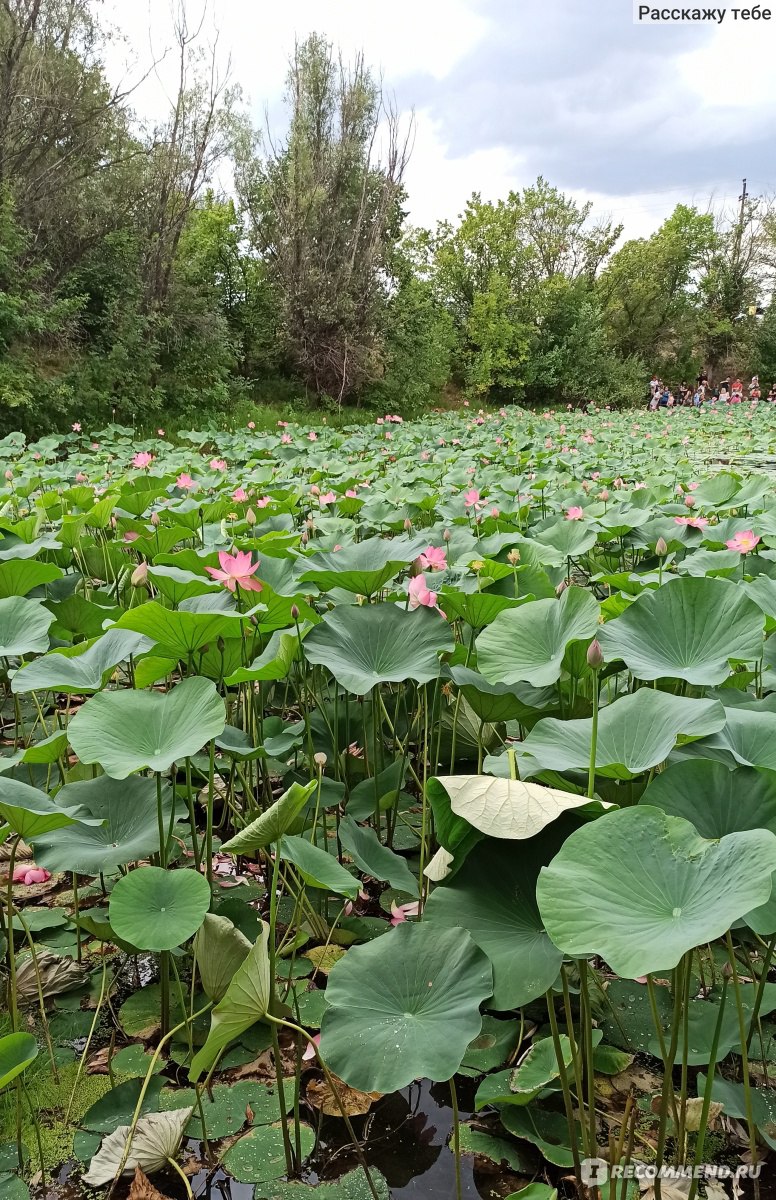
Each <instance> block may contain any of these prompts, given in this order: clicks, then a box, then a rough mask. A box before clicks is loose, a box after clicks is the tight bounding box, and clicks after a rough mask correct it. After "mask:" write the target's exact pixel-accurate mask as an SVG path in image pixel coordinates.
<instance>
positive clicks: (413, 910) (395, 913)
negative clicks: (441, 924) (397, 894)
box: [391, 900, 420, 926]
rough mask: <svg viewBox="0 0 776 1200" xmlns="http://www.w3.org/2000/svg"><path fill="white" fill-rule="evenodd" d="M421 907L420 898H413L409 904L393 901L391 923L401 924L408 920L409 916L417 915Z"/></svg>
mask: <svg viewBox="0 0 776 1200" xmlns="http://www.w3.org/2000/svg"><path fill="white" fill-rule="evenodd" d="M419 908H420V901H419V900H412V901H411V902H410V903H408V904H397V903H396V901H395V900H392V901H391V924H392V925H394V926H396V925H401V923H402V921H406V920H407V917H416V916H417V915H418V910H419Z"/></svg>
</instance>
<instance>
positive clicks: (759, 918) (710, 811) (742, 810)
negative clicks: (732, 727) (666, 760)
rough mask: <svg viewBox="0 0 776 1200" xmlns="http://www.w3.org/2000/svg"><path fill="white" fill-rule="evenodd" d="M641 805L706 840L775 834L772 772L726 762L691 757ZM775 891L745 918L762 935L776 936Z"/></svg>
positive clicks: (663, 777) (655, 784)
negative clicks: (753, 832)
mask: <svg viewBox="0 0 776 1200" xmlns="http://www.w3.org/2000/svg"><path fill="white" fill-rule="evenodd" d="M641 803H642V804H651V805H653V806H654V807H656V808H662V809H663V811H664V812H667V813H669V814H670V815H671V816H674V817H684V819H685V820H686V821H690V823H691V824H692V825H694V826H695V828H696V829H697V830H698V833H699V834H700V835H701V837H704V838H721V837H724V836H725V834H726V833H736V832H738V831H739V830H742V829H770V830H771V832H772V833H776V771H768V770H754V769H752V768H750V767H738V768H737V769H736V770H735V771H729V770H728V768H727V767H726V766H725V764H724V763H720V762H713V761H708V760H705V759H689V760H687V761H685V762H679V763H675V764H674V765H672V766H670V767H669V768H668V769H667V770H666V771H663V773H662V774H660V775H657V776H656V777H655V779H654V780H653V781H652V783H651V784H650V785H649V787H648V788H647V790H646V791H645V792H644V795H643V796H642V798H641ZM775 893H776V877H774V878H772V879H771V897H770V899H769V900H768V901H767V902H766V903H765V904H764V905H761V907H760V908H757V909H755V910H754V911H753V912H751V913H747V914H746V915H745V917H744V920H745V921H746V923H747V925H749V926H750V927H751V928H752V929H754V931H755V932H756V933H759V934H760V935H761V936H762V935H770V934H772V933H774V932H776V894H775ZM720 1057H722V1056H720ZM706 1061H708V1060H706Z"/></svg>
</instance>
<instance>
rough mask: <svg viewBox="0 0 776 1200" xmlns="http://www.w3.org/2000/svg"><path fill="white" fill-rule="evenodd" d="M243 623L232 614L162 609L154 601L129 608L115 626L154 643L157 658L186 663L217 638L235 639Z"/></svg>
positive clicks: (241, 615)
mask: <svg viewBox="0 0 776 1200" xmlns="http://www.w3.org/2000/svg"><path fill="white" fill-rule="evenodd" d="M245 619H246V617H245V615H244V614H242V613H239V612H236V611H235V612H229V613H225V612H215V613H213V612H189V611H187V610H184V609H180V608H179V609H171V608H164V606H163V605H161V604H159V603H158V602H157V601H156V600H149V601H148V602H147V603H146V604H141V605H139V606H138V607H137V608H130V609H129V610H128V611H127V612H125V613H124V614H123V616H121V617H120V618H119V620H118V621H117V622H116V624H117V625H118V626H119V628H120V629H134V630H135V632H136V633H144V634H145V635H146V637H150V638H152V639H153V640H154V641H155V642H157V643H158V653H159V654H162V655H166V654H170V655H174V656H175V658H182V659H184V660H186V659H188V657H189V655H191V654H195V653H196V652H197V651H198V650H201V649H202V647H203V646H206V645H208V643H210V642H217V641H218V639H219V638H220V637H222V638H228V637H235V636H236V635H237V634H238V633H239V630H240V622H241V621H242V620H245Z"/></svg>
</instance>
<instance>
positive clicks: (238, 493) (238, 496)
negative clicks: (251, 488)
mask: <svg viewBox="0 0 776 1200" xmlns="http://www.w3.org/2000/svg"><path fill="white" fill-rule="evenodd" d="M232 499H233V500H236V501H237V503H238V504H242V502H243V500H247V499H248V493H247V492H246V490H245V488H241V487H238V488H235V489H234V491H233V492H232Z"/></svg>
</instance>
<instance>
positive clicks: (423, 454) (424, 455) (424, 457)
mask: <svg viewBox="0 0 776 1200" xmlns="http://www.w3.org/2000/svg"><path fill="white" fill-rule="evenodd" d="M430 458H431V455H430V454H429V452H428V450H422V451H421V453H420V459H421V462H428V460H429V459H430Z"/></svg>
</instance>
